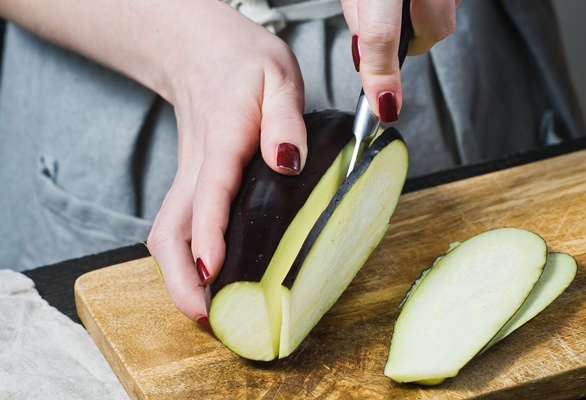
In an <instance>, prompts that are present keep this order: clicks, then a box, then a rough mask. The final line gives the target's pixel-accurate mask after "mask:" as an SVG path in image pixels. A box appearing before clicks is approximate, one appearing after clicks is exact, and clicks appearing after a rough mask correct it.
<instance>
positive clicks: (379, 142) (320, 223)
mask: <svg viewBox="0 0 586 400" xmlns="http://www.w3.org/2000/svg"><path fill="white" fill-rule="evenodd" d="M395 140H400V141H402V142H404V140H403V136H402V135H401V133H400V132H399V131H398V130H397V129H396V128H394V127H390V128H387V129H385V131H384V132H383V133H381V134H380V136H378V137H377V138H376V139H375V140H374V142H373V143H372V144H371V145H370V146H369V147H368V148H367V149H366V150H365V151H364V153H363V154H362V157H361V158H360V160H359V161H358V162H357V163H356V166H355V167H354V169H353V170H352V172H351V173H350V175H348V177H347V178H346V180H345V181H344V183H343V184H342V186H340V189H338V191H337V192H336V194H335V195H334V197H333V198H332V200H331V201H330V203H329V204H328V206H327V207H326V209H325V210H324V211H323V212H322V213H321V215H320V217H319V218H318V220H317V221H316V223H315V224H314V226H313V228H312V229H311V231H309V234H308V235H307V238H306V239H305V241H304V242H303V245H302V246H301V249H300V250H299V253H298V254H297V257H296V258H295V261H294V262H293V265H292V266H291V269H289V272H288V274H287V276H286V277H285V280H284V281H283V286H285V287H287V288H288V289H289V290H291V288H292V287H293V283H295V280H296V279H297V275H298V274H299V271H300V270H301V266H302V265H303V262H304V261H305V258H306V257H307V254H308V253H309V251H310V250H311V248H312V246H313V244H314V243H315V241H316V239H317V237H318V236H319V234H320V233H321V231H322V230H323V228H324V227H325V226H326V224H327V223H328V220H329V219H330V217H331V215H332V213H333V212H334V210H335V209H336V207H337V206H338V204H339V203H340V201H342V199H343V198H344V196H345V195H346V193H348V191H349V190H350V189H351V188H352V187H353V186H354V184H355V183H356V181H357V180H358V178H360V177H361V176H362V174H363V173H364V172H365V171H366V170H367V168H368V167H369V166H370V163H371V161H372V160H373V159H374V157H375V156H376V155H377V154H378V153H379V152H380V151H381V150H382V149H384V148H385V147H386V146H387V145H388V144H390V143H391V142H393V141H395Z"/></svg>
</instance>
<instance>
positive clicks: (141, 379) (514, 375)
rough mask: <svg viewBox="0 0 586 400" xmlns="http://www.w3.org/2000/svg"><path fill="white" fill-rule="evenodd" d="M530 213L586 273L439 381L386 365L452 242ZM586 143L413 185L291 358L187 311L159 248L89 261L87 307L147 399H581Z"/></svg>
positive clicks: (100, 337) (104, 342)
mask: <svg viewBox="0 0 586 400" xmlns="http://www.w3.org/2000/svg"><path fill="white" fill-rule="evenodd" d="M502 226H517V227H522V228H526V229H530V230H532V231H534V232H536V233H538V234H540V235H541V236H542V237H543V238H544V239H545V240H546V241H547V243H548V245H549V249H550V251H562V252H567V253H570V254H572V255H573V256H574V257H575V258H576V259H577V261H578V264H579V271H578V275H577V277H576V280H575V281H574V282H573V283H572V285H571V286H570V287H569V288H568V290H567V291H566V292H565V293H564V294H563V295H562V296H561V297H560V298H558V299H557V300H556V301H555V302H554V303H553V304H552V305H550V306H549V307H548V308H547V309H546V310H545V311H544V312H543V313H542V314H540V315H539V316H537V317H536V318H535V319H534V320H532V321H530V322H529V323H528V324H526V325H525V326H523V327H522V328H520V329H519V330H518V331H516V332H514V333H513V334H511V335H510V336H509V337H507V338H506V339H505V340H503V341H502V342H500V343H499V344H498V345H496V346H494V347H493V348H491V349H490V351H488V352H486V353H484V354H483V355H481V356H480V357H478V358H477V359H475V360H473V361H472V362H471V363H470V364H468V365H467V366H466V367H465V368H464V369H463V370H462V371H461V372H460V374H459V375H458V376H457V377H456V378H453V379H449V380H448V381H446V382H445V383H443V384H442V385H439V386H437V387H429V388H422V387H417V386H414V385H400V384H396V383H394V382H392V381H391V380H389V379H388V378H386V377H385V376H384V375H383V368H384V365H385V362H386V357H387V354H388V346H389V340H390V337H391V333H392V329H393V322H394V321H395V319H396V317H397V312H398V310H397V306H398V304H399V301H400V300H401V298H402V297H403V295H404V294H405V292H406V291H407V289H408V288H409V287H410V285H411V283H412V282H413V281H414V280H415V279H416V278H417V277H418V276H419V274H420V272H421V270H423V269H424V268H426V267H428V266H429V265H430V264H431V263H432V261H433V260H434V258H435V257H437V256H438V255H440V254H442V253H444V252H445V251H446V250H447V248H448V244H449V243H450V242H453V241H462V240H465V239H467V238H468V237H470V236H472V235H474V234H477V233H479V232H482V231H484V230H486V229H491V228H496V227H502ZM585 268H586V151H581V152H577V153H573V154H569V155H565V156H560V157H556V158H553V159H549V160H544V161H540V162H537V163H532V164H528V165H525V166H521V167H517V168H513V169H509V170H505V171H500V172H496V173H492V174H488V175H483V176H479V177H476V178H472V179H467V180H464V181H459V182H455V183H451V184H447V185H443V186H438V187H435V188H432V189H426V190H422V191H418V192H413V193H409V194H406V195H403V196H402V198H401V201H400V203H399V206H398V208H397V211H396V213H395V215H394V216H393V217H392V219H391V227H390V229H389V231H388V233H387V235H386V237H385V238H384V240H383V241H382V242H381V244H380V245H379V247H378V248H377V249H376V250H375V251H374V253H373V254H372V256H371V257H370V259H369V261H368V262H367V264H366V265H365V266H364V267H363V268H362V270H361V271H360V272H359V273H358V275H357V276H356V278H355V280H354V281H353V282H352V284H351V285H350V287H349V288H348V290H347V291H346V292H345V293H344V294H343V295H342V297H341V298H340V299H339V301H338V302H337V303H336V304H335V305H334V307H333V308H332V309H331V310H330V312H329V313H327V314H326V315H325V316H324V318H323V319H322V321H321V322H320V323H319V324H318V325H317V326H316V327H315V329H314V330H313V331H312V333H311V334H310V335H309V337H308V338H307V339H306V340H305V341H304V342H303V343H302V345H301V346H300V348H298V349H297V351H296V352H295V353H293V354H292V355H291V356H290V357H289V358H287V359H284V360H279V361H274V362H270V363H261V362H251V361H247V360H244V359H241V358H239V357H238V356H236V355H234V354H233V353H231V352H230V351H229V350H228V349H226V348H225V347H223V346H222V345H221V344H220V343H219V342H217V341H216V340H214V339H213V338H211V337H210V336H209V335H208V334H206V333H205V332H203V331H202V330H201V329H199V327H198V326H197V325H195V324H194V323H192V322H191V321H189V320H188V319H187V318H185V317H184V316H182V315H181V314H180V313H179V312H177V311H176V310H175V309H174V307H173V305H172V304H171V301H170V299H169V296H168V295H167V292H166V290H165V287H164V284H163V282H162V281H161V278H160V277H159V275H158V273H157V270H156V269H155V266H154V264H153V262H152V260H151V259H150V258H145V259H140V260H136V261H132V262H128V263H124V264H120V265H114V266H111V267H108V268H105V269H101V270H97V271H94V272H90V273H88V274H86V275H84V276H82V277H80V278H79V279H78V281H77V283H76V287H75V294H76V302H77V308H78V313H79V315H80V318H81V320H82V321H83V323H84V325H85V326H86V328H87V330H88V331H89V333H90V334H91V336H92V337H93V338H94V340H95V341H96V343H97V344H98V346H99V347H100V349H101V350H102V352H103V353H104V355H105V356H106V358H107V360H108V361H109V363H110V365H111V366H112V368H113V370H114V371H115V372H116V374H117V376H118V377H119V379H120V381H121V382H122V384H123V385H124V387H125V388H126V390H127V391H128V393H129V394H130V396H131V397H132V398H134V399H196V398H197V399H199V398H202V399H207V398H211V399H231V398H250V399H306V398H329V399H370V398H372V399H379V398H381V399H382V398H386V399H464V398H473V397H478V396H479V397H484V396H487V397H489V398H504V399H510V398H523V399H574V398H578V397H581V396H585V395H586V271H585Z"/></svg>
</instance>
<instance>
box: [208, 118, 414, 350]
mask: <svg viewBox="0 0 586 400" xmlns="http://www.w3.org/2000/svg"><path fill="white" fill-rule="evenodd" d="M352 121H353V116H352V115H350V114H346V113H341V112H338V111H320V112H314V113H311V114H308V115H306V116H305V122H306V126H307V137H308V156H307V161H306V165H305V168H304V170H303V172H302V173H301V174H300V175H298V176H283V175H280V174H277V173H275V172H274V171H272V170H270V168H268V166H267V165H266V164H265V163H264V161H263V160H262V157H261V155H260V154H257V155H255V157H254V158H253V160H252V161H251V163H250V164H249V166H248V167H247V169H246V170H245V172H244V175H243V181H242V186H241V188H240V191H239V192H238V194H237V196H236V198H235V199H234V201H233V204H232V209H231V214H230V221H229V225H228V228H227V231H226V260H225V263H224V266H223V267H222V270H221V272H220V274H219V275H218V277H217V279H216V281H215V282H214V283H213V284H212V285H210V287H209V295H210V298H211V301H210V307H209V321H210V325H211V328H212V330H213V332H214V335H215V336H216V338H218V339H219V340H220V341H221V342H222V343H223V344H224V345H225V346H226V347H228V348H229V349H231V350H232V351H234V352H235V353H237V354H239V355H240V356H242V357H245V358H248V359H252V360H263V361H270V360H273V359H275V358H277V357H279V358H283V357H286V356H288V355H289V354H291V353H292V352H293V351H294V350H295V348H297V347H298V345H299V344H300V343H301V341H302V340H303V339H304V338H305V337H306V336H307V335H308V334H309V332H310V331H311V329H312V328H313V327H314V326H315V324H317V322H318V321H319V320H320V319H321V317H322V316H323V315H324V314H325V313H326V312H327V311H328V310H329V309H330V308H331V306H332V305H333V304H334V303H335V301H336V300H337V299H338V298H339V296H340V295H341V294H342V293H343V291H344V290H345V289H346V287H347V286H348V284H349V283H350V282H351V280H352V278H353V277H354V276H355V275H356V273H357V272H358V270H359V269H360V268H361V267H362V265H363V264H364V263H365V262H366V260H367V258H368V256H369V255H370V253H371V252H372V250H374V248H375V247H376V246H377V245H378V243H379V242H380V240H381V239H382V237H383V235H384V234H385V232H386V230H387V228H388V224H389V219H390V217H391V215H392V213H393V211H394V209H395V207H396V204H397V202H398V199H399V196H400V193H401V191H402V188H403V185H404V182H405V178H406V175H407V166H408V153H407V149H406V146H405V144H404V142H403V139H402V137H401V135H400V133H399V132H398V131H397V130H396V129H394V128H391V129H387V130H385V131H383V132H381V133H380V134H379V135H378V136H377V137H376V138H375V139H374V140H373V142H372V144H371V146H370V147H369V148H368V149H367V150H366V151H365V153H364V155H363V156H362V158H361V159H360V161H359V162H358V164H357V165H356V168H355V169H354V171H353V172H352V173H351V174H350V175H349V176H348V177H347V178H346V172H347V169H348V165H349V162H350V157H351V155H352V150H353V146H354V136H353V134H352Z"/></svg>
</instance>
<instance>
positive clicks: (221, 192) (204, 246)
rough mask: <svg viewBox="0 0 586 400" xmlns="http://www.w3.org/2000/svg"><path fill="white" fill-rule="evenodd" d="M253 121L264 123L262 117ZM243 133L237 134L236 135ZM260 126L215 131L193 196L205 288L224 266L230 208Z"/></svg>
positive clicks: (196, 252)
mask: <svg viewBox="0 0 586 400" xmlns="http://www.w3.org/2000/svg"><path fill="white" fill-rule="evenodd" d="M253 120H260V114H259V115H257V116H256V117H255V118H251V121H253ZM238 129H240V130H242V131H241V132H242V133H241V134H239V135H234V133H235V132H240V131H238ZM258 131H259V128H258V125H255V124H250V125H249V126H248V127H246V124H227V125H225V126H224V127H223V131H216V132H214V134H215V135H216V136H215V140H214V142H213V144H210V145H208V146H207V147H206V154H205V158H204V161H203V163H202V165H201V168H200V170H199V176H198V178H197V186H196V189H195V192H194V195H193V205H192V207H193V208H192V212H193V220H192V228H191V229H192V235H191V236H192V242H191V253H192V258H193V259H194V260H195V262H196V272H197V273H198V275H199V278H200V281H201V282H202V285H203V286H204V287H205V286H208V285H209V284H211V283H212V282H213V281H214V280H215V279H216V277H217V276H218V274H219V272H220V269H221V268H222V265H223V263H224V257H225V251H226V244H225V241H224V234H225V232H226V227H227V225H228V219H229V214H230V205H231V203H232V200H233V199H234V196H235V195H236V193H237V191H238V189H239V187H240V182H241V178H242V171H243V169H244V167H245V166H246V164H247V163H248V161H249V160H250V158H251V157H252V155H253V153H254V152H255V151H256V149H257V148H258Z"/></svg>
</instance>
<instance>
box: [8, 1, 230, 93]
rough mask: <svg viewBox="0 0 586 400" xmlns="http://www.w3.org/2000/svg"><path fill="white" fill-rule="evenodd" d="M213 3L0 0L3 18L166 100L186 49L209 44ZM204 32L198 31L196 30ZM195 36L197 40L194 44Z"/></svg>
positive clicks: (218, 4)
mask: <svg viewBox="0 0 586 400" xmlns="http://www.w3.org/2000/svg"><path fill="white" fill-rule="evenodd" d="M217 6H226V5H225V4H222V3H221V2H218V1H215V0H198V1H191V0H167V1H165V2H160V1H153V0H125V1H120V0H93V1H81V0H0V15H1V16H2V17H3V18H5V19H7V20H9V21H12V22H14V23H16V24H18V25H20V26H22V27H23V28H24V29H27V30H29V31H31V32H33V33H35V34H37V35H39V36H41V37H43V38H45V39H47V40H48V41H51V42H54V43H56V44H58V45H61V46H63V47H66V48H68V49H70V50H73V51H75V52H78V53H80V54H82V55H84V56H86V57H88V58H90V59H93V60H94V61H96V62H99V63H101V64H103V65H105V66H107V67H110V68H112V69H115V70H117V71H119V72H121V73H123V74H125V75H127V76H129V77H131V78H133V79H135V80H137V81H139V82H140V83H142V84H144V85H145V86H147V87H149V88H150V89H152V90H154V91H156V92H157V93H159V94H160V95H162V96H163V97H165V98H166V99H167V100H169V99H170V97H171V96H172V94H171V93H169V86H170V85H169V82H168V80H169V71H170V69H172V68H173V64H177V63H179V62H180V61H181V60H180V55H179V54H180V53H181V51H182V50H183V48H184V47H186V48H191V51H196V52H197V49H196V48H193V47H194V46H193V44H194V43H197V42H199V43H202V42H205V40H207V39H206V37H205V35H206V32H205V23H206V20H207V21H208V22H207V23H208V24H209V21H210V20H211V19H212V18H213V16H212V15H210V14H211V13H213V11H214V9H215V8H216V7H217ZM197 30H200V32H197ZM195 38H198V39H199V40H198V41H196V40H195Z"/></svg>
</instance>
